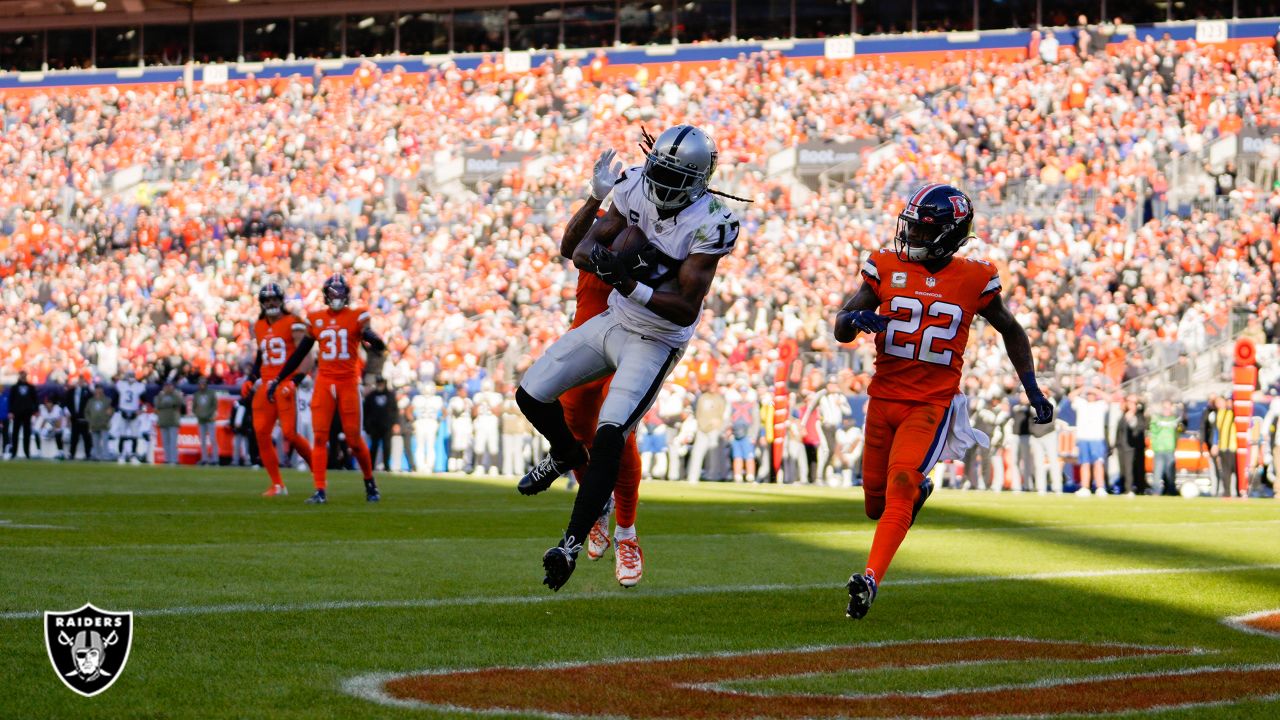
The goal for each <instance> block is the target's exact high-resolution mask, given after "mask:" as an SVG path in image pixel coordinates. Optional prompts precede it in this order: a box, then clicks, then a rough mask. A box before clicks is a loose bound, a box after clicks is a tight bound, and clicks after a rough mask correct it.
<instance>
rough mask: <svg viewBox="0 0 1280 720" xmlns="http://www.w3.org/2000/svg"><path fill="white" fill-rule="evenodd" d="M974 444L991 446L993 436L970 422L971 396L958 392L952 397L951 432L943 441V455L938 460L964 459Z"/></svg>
mask: <svg viewBox="0 0 1280 720" xmlns="http://www.w3.org/2000/svg"><path fill="white" fill-rule="evenodd" d="M974 445H981V446H982V447H984V448H985V447H991V438H989V437H987V434H986V433H984V432H982V431H981V430H975V429H973V426H972V425H970V424H969V398H968V397H967V396H965V394H964V393H956V396H955V397H953V398H951V432H949V433H947V439H946V440H944V441H943V444H942V455H940V456H939V457H938V460H939V461H945V460H963V459H964V454H965V453H966V452H968V450H969V448H971V447H973V446H974Z"/></svg>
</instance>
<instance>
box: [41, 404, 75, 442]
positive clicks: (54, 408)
mask: <svg viewBox="0 0 1280 720" xmlns="http://www.w3.org/2000/svg"><path fill="white" fill-rule="evenodd" d="M66 419H67V409H66V408H64V407H62V406H61V405H45V404H41V405H40V408H39V409H38V410H37V411H36V421H35V427H36V432H39V433H41V434H42V435H51V434H52V433H55V432H60V431H61V430H62V428H63V425H64V424H65V422H66Z"/></svg>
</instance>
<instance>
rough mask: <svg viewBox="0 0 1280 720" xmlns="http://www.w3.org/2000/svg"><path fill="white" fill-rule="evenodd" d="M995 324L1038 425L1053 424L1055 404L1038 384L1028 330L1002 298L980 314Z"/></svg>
mask: <svg viewBox="0 0 1280 720" xmlns="http://www.w3.org/2000/svg"><path fill="white" fill-rule="evenodd" d="M978 314H979V315H981V316H982V317H984V318H986V320H987V322H989V323H991V327H993V328H995V329H996V332H998V333H1000V336H1001V337H1003V338H1004V349H1005V352H1006V353H1008V354H1009V361H1010V362H1012V363H1013V369H1014V370H1016V371H1017V372H1018V379H1019V380H1021V381H1022V387H1023V389H1024V390H1026V391H1027V399H1028V400H1030V401H1031V407H1033V408H1035V411H1036V423H1037V424H1039V425H1043V424H1045V423H1049V422H1052V421H1053V405H1052V404H1050V402H1049V400H1048V399H1047V398H1045V396H1044V393H1043V392H1041V391H1040V386H1039V385H1038V384H1037V383H1036V366H1035V362H1034V361H1033V360H1032V358H1031V341H1030V340H1028V339H1027V331H1026V330H1023V329H1022V326H1021V325H1019V324H1018V320H1017V318H1015V317H1014V316H1013V314H1012V313H1010V312H1009V308H1008V307H1007V306H1006V305H1005V304H1004V301H1003V300H1001V299H1000V296H999V295H996V296H995V297H993V298H991V302H990V303H988V304H987V306H986V307H985V308H983V309H982V310H981V311H979V313H978Z"/></svg>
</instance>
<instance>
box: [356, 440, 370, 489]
mask: <svg viewBox="0 0 1280 720" xmlns="http://www.w3.org/2000/svg"><path fill="white" fill-rule="evenodd" d="M351 454H352V455H355V456H356V463H358V464H359V465H360V472H363V473H364V479H365V480H372V479H373V457H372V456H371V455H369V446H368V445H365V444H364V441H363V440H361V439H357V440H356V442H355V443H353V444H352V445H351Z"/></svg>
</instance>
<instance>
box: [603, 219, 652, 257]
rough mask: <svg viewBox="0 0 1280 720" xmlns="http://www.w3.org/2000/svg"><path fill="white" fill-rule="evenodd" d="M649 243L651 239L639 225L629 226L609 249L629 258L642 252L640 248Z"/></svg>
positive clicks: (619, 234)
mask: <svg viewBox="0 0 1280 720" xmlns="http://www.w3.org/2000/svg"><path fill="white" fill-rule="evenodd" d="M648 242H649V238H648V237H647V236H646V235H645V234H644V231H643V230H641V229H640V226H639V225H628V226H626V227H625V228H623V229H622V232H620V233H618V236H617V237H616V238H614V239H613V245H612V246H611V247H610V248H609V249H610V250H612V251H614V252H616V253H618V254H619V255H622V256H627V255H632V254H634V253H637V252H640V248H642V247H644V246H645V244H647V243H648Z"/></svg>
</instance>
